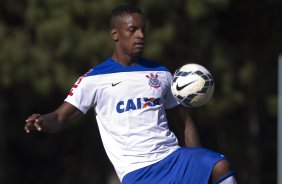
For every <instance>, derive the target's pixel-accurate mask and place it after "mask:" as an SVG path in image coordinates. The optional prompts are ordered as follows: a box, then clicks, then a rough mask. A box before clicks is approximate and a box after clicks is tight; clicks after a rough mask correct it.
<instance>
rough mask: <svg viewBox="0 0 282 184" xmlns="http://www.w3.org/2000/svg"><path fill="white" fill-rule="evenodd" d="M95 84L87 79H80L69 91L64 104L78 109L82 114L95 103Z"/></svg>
mask: <svg viewBox="0 0 282 184" xmlns="http://www.w3.org/2000/svg"><path fill="white" fill-rule="evenodd" d="M94 86H95V84H94V83H93V81H91V80H90V79H89V77H84V76H82V77H80V78H79V79H78V80H77V81H76V83H75V84H74V85H73V87H72V89H71V90H70V92H69V94H68V96H67V98H66V99H65V101H66V102H68V103H70V104H72V105H73V106H75V107H76V108H78V109H79V110H80V111H81V112H83V113H84V114H86V113H87V111H88V110H89V109H90V108H91V107H93V105H94V103H95V91H96V90H95V87H94Z"/></svg>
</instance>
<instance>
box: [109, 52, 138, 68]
mask: <svg viewBox="0 0 282 184" xmlns="http://www.w3.org/2000/svg"><path fill="white" fill-rule="evenodd" d="M112 59H113V60H115V61H116V62H118V63H120V64H122V65H124V66H131V65H134V64H136V63H137V62H138V57H137V56H136V57H132V56H129V55H126V54H117V53H113V55H112Z"/></svg>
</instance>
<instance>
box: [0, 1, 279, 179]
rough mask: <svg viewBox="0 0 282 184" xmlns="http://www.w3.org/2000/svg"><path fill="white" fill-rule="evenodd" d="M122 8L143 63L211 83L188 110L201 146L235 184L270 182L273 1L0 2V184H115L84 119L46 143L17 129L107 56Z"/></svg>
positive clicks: (275, 48)
mask: <svg viewBox="0 0 282 184" xmlns="http://www.w3.org/2000/svg"><path fill="white" fill-rule="evenodd" d="M128 3H135V4H138V5H139V6H140V7H141V9H142V10H143V13H144V14H145V17H146V19H147V25H148V26H147V27H148V29H147V38H146V49H145V52H144V56H145V57H146V58H148V59H153V60H156V61H159V62H160V63H161V64H164V65H166V66H168V68H169V69H170V70H171V71H172V72H173V71H174V70H175V69H177V68H178V67H180V66H181V65H183V64H185V63H190V62H193V63H199V64H202V65H204V66H205V67H207V68H208V69H209V70H210V72H211V73H212V74H213V76H214V78H215V84H216V88H215V92H214V96H213V97H212V99H211V100H210V102H209V103H208V104H207V105H205V106H203V107H200V108H197V109H194V110H193V111H192V116H193V118H194V120H195V122H196V124H197V127H198V129H199V132H200V136H201V140H202V142H203V146H204V147H207V148H209V149H212V150H215V151H219V152H222V153H223V154H225V155H226V156H227V157H228V158H229V160H230V161H231V163H232V166H233V169H234V170H235V172H236V177H237V180H238V183H240V184H263V183H266V184H274V183H276V175H277V174H276V170H277V165H276V162H277V159H276V157H277V153H276V151H277V148H276V144H277V140H276V137H277V82H278V81H277V58H278V54H279V53H280V52H282V21H281V18H282V11H281V9H282V2H281V1H279V0H257V1H255V0H174V1H163V0H142V1H129V0H127V1H122V0H116V1H112V0H95V1H94V0H92V1H91V0H0V183H1V184H18V183H21V184H25V183H29V184H35V183H40V184H51V183H52V184H114V183H117V182H116V181H114V180H115V179H114V174H113V167H112V165H111V164H110V162H109V161H108V158H107V157H106V155H105V151H104V148H103V146H102V144H101V139H100V136H99V131H98V129H97V125H96V122H95V117H94V113H93V112H92V110H91V111H89V112H88V114H87V115H86V116H85V117H83V118H82V119H80V120H78V121H76V122H72V123H71V124H70V125H69V126H68V127H67V128H66V129H65V130H63V131H61V132H58V133H54V134H44V133H43V134H42V133H32V134H31V135H27V134H25V132H24V129H23V127H24V123H25V122H24V121H25V119H26V118H27V117H28V116H29V115H31V114H32V113H47V112H50V111H52V110H55V108H57V107H58V106H59V105H60V104H61V103H62V102H63V100H64V99H65V97H66V95H67V94H68V91H69V90H70V88H71V86H72V85H73V83H74V82H75V81H76V79H77V78H78V77H79V76H81V75H82V74H84V73H85V72H86V71H87V70H88V69H89V68H91V67H93V66H95V65H97V64H99V63H100V62H101V61H103V60H105V59H106V58H107V57H109V56H110V55H111V51H112V42H111V39H110V35H109V30H108V27H109V26H108V25H109V16H110V13H111V10H112V9H113V8H114V7H116V6H119V5H123V4H128Z"/></svg>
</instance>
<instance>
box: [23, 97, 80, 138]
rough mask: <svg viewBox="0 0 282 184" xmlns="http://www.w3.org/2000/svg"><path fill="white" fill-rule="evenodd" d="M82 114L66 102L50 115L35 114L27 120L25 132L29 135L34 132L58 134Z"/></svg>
mask: <svg viewBox="0 0 282 184" xmlns="http://www.w3.org/2000/svg"><path fill="white" fill-rule="evenodd" d="M81 114H82V113H81V112H80V111H79V110H78V109H77V108H76V107H75V106H73V105H71V104H70V103H68V102H64V103H63V104H62V105H61V106H60V107H59V108H58V109H56V110H55V111H54V112H51V113H48V114H44V115H41V114H33V115H31V116H29V117H28V118H27V119H26V121H25V122H26V124H25V127H24V129H25V131H26V132H27V133H29V132H30V131H32V130H37V131H43V132H48V133H51V132H56V131H59V130H61V129H62V128H63V127H64V126H65V124H66V123H67V122H68V121H70V120H72V119H74V118H75V117H77V116H79V115H81Z"/></svg>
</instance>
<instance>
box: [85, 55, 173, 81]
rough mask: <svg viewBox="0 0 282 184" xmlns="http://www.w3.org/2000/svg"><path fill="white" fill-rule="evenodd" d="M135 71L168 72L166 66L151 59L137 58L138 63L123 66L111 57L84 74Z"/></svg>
mask: <svg viewBox="0 0 282 184" xmlns="http://www.w3.org/2000/svg"><path fill="white" fill-rule="evenodd" d="M137 71H164V72H168V73H170V71H169V70H168V69H167V67H165V66H163V65H161V64H159V63H157V62H155V61H151V60H147V59H144V58H139V60H138V63H137V64H136V65H133V66H129V67H126V66H123V65H120V64H119V63H117V62H115V61H114V60H112V59H111V58H108V59H107V60H105V61H103V62H102V63H101V64H99V65H97V66H95V67H93V68H92V69H90V70H89V71H88V72H87V73H86V74H85V76H86V77H88V76H94V75H103V74H112V73H119V72H137Z"/></svg>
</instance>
